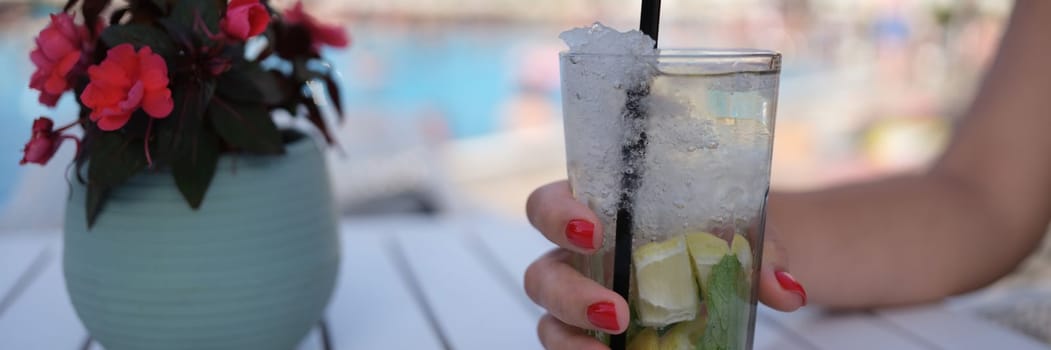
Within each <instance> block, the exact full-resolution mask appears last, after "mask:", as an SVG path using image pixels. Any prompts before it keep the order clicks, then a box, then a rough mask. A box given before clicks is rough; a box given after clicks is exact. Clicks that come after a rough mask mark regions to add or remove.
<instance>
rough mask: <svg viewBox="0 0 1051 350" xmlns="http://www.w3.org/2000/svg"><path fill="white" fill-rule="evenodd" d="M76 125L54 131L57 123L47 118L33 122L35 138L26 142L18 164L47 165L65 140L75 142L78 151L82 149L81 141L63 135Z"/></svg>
mask: <svg viewBox="0 0 1051 350" xmlns="http://www.w3.org/2000/svg"><path fill="white" fill-rule="evenodd" d="M73 125H76V123H73V124H70V125H68V126H66V127H63V128H62V129H59V130H53V129H54V128H55V123H54V122H52V121H51V119H49V118H47V117H40V118H37V119H36V120H34V121H33V136H32V137H31V138H30V139H29V142H26V147H25V148H24V149H23V150H22V152H23V154H22V161H21V162H18V164H21V165H25V164H26V163H34V164H40V165H44V164H47V162H48V161H49V160H51V157H54V156H55V152H58V147H59V146H60V145H62V141H64V140H67V139H69V140H73V142H76V143H77V149H78V150H77V151H78V152H79V149H80V140H77V138H76V137H73V136H69V135H63V134H62V131H63V130H65V129H67V128H70V127H72V126H73Z"/></svg>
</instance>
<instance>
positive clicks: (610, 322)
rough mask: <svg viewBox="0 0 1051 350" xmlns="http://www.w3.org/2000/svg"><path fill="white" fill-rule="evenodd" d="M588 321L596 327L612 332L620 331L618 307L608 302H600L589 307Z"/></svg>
mask: <svg viewBox="0 0 1051 350" xmlns="http://www.w3.org/2000/svg"><path fill="white" fill-rule="evenodd" d="M588 321H589V322H591V324H593V325H595V327H598V328H602V329H607V330H611V331H615V330H619V329H620V325H618V324H617V307H616V306H614V305H613V303H611V302H608V301H600V302H597V303H594V304H591V306H588Z"/></svg>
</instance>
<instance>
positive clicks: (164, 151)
mask: <svg viewBox="0 0 1051 350" xmlns="http://www.w3.org/2000/svg"><path fill="white" fill-rule="evenodd" d="M174 82H175V84H174V85H173V87H172V99H173V100H174V101H175V109H173V110H172V114H171V115H169V116H168V118H165V119H161V120H158V121H157V124H156V125H154V127H155V128H156V129H154V130H156V131H157V141H156V142H155V143H154V144H153V146H154V148H153V149H154V150H156V151H155V152H154V153H153V155H154V160H157V161H159V163H162V164H171V163H173V162H174V161H175V159H176V158H177V156H178V155H181V154H183V153H185V152H186V150H187V149H188V148H190V145H191V144H192V140H196V138H197V134H198V133H199V132H200V130H201V127H202V125H203V123H204V114H205V110H206V108H207V106H208V103H210V102H211V100H212V96H213V95H214V93H215V83H214V82H212V81H210V80H206V81H198V80H196V79H179V80H175V81H174Z"/></svg>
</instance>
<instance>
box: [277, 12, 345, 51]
mask: <svg viewBox="0 0 1051 350" xmlns="http://www.w3.org/2000/svg"><path fill="white" fill-rule="evenodd" d="M284 18H285V23H288V24H289V25H301V26H303V27H305V28H306V29H307V32H308V33H310V45H311V47H312V48H313V49H314V52H315V53H317V51H318V50H319V49H321V45H328V46H332V47H347V45H350V38H349V37H348V36H347V32H346V31H344V30H343V28H342V27H340V26H338V25H330V24H324V23H321V22H319V21H318V20H317V19H316V18H314V17H313V16H311V15H309V14H307V13H306V12H304V11H303V1H302V0H300V1H296V4H295V5H292V8H290V9H288V10H286V11H285V14H284Z"/></svg>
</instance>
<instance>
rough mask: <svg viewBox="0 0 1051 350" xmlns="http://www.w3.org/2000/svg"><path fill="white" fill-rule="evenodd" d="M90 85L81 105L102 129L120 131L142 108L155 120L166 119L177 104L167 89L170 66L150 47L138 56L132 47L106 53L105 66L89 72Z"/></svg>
mask: <svg viewBox="0 0 1051 350" xmlns="http://www.w3.org/2000/svg"><path fill="white" fill-rule="evenodd" d="M88 76H89V77H90V78H91V82H90V83H89V84H88V87H87V88H85V89H84V93H82V94H81V95H80V101H81V102H83V103H84V105H85V106H87V107H88V108H89V109H91V120H92V121H94V122H97V123H98V127H99V129H102V130H105V131H112V130H117V129H120V128H121V127H123V126H124V124H126V123H127V122H128V119H131V114H132V113H133V112H135V111H136V110H138V109H139V107H142V109H143V110H144V111H146V114H148V115H149V116H151V117H153V118H158V119H160V118H165V117H167V116H168V115H169V114H171V112H172V108H174V107H175V103H174V102H173V101H172V92H171V89H169V88H168V65H167V64H166V63H165V62H164V58H162V57H161V56H160V55H157V54H155V53H153V50H152V49H150V48H149V46H146V47H143V48H142V49H141V50H139V52H138V53H136V52H135V47H134V46H131V44H120V45H117V46H115V47H113V48H112V49H110V50H109V52H107V53H106V59H105V60H103V61H102V63H100V64H98V65H95V66H91V67H90V68H88Z"/></svg>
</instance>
